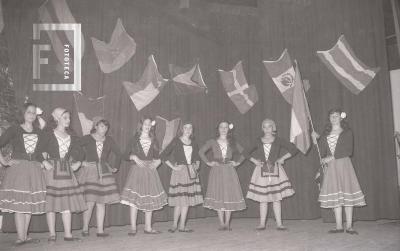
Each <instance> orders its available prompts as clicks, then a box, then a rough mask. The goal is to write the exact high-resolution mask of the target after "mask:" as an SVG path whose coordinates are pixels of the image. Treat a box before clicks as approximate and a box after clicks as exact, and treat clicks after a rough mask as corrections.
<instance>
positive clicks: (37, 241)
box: [25, 237, 40, 243]
mask: <svg viewBox="0 0 400 251" xmlns="http://www.w3.org/2000/svg"><path fill="white" fill-rule="evenodd" d="M39 242H40V240H39V239H36V238H29V237H28V238H26V240H25V243H39Z"/></svg>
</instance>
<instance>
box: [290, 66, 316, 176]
mask: <svg viewBox="0 0 400 251" xmlns="http://www.w3.org/2000/svg"><path fill="white" fill-rule="evenodd" d="M294 62H295V64H296V67H297V68H298V67H299V65H298V64H297V60H294ZM298 72H299V73H300V69H298ZM300 79H301V76H300ZM301 81H302V82H303V80H302V79H301ZM302 91H303V95H304V99H305V100H306V101H307V102H306V104H307V113H308V114H307V117H308V119H309V121H310V124H311V129H312V131H313V132H314V133H315V129H314V123H313V120H312V117H311V112H310V106H309V105H308V100H307V96H306V93H305V91H304V85H303V88H302ZM315 145H316V147H317V152H318V157H319V163H320V165H321V168H323V164H322V157H321V151H320V149H319V145H318V142H317V144H315ZM322 171H323V169H322Z"/></svg>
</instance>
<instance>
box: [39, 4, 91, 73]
mask: <svg viewBox="0 0 400 251" xmlns="http://www.w3.org/2000/svg"><path fill="white" fill-rule="evenodd" d="M38 11H39V18H40V20H41V22H42V23H48V24H52V23H63V24H75V23H77V22H76V21H75V18H74V16H73V15H72V13H71V10H70V9H69V7H68V4H67V1H66V0H48V1H45V3H44V4H43V5H42V6H40V7H39V9H38ZM47 34H48V36H49V38H50V42H51V44H52V46H53V48H54V49H53V50H54V52H55V55H56V57H57V60H58V62H59V64H57V66H56V68H57V70H58V71H59V72H63V65H64V45H65V44H69V45H70V46H71V47H73V46H74V36H73V35H72V32H69V31H57V32H55V31H48V32H47ZM80 48H81V57H83V53H84V51H85V40H84V38H83V34H82V33H81V44H80ZM79 60H81V58H80V59H79ZM70 61H71V65H74V64H73V62H72V59H70ZM70 70H73V67H72V68H71V67H70Z"/></svg>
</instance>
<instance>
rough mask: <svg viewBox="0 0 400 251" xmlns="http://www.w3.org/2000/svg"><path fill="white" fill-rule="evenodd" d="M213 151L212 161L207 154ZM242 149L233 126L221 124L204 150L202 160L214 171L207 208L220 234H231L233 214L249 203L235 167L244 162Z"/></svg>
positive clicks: (208, 192) (201, 155) (201, 153)
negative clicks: (214, 215)
mask: <svg viewBox="0 0 400 251" xmlns="http://www.w3.org/2000/svg"><path fill="white" fill-rule="evenodd" d="M209 150H212V158H211V159H209V158H208V157H207V156H206V153H207V152H208V151H209ZM242 153H243V147H242V146H241V145H240V144H239V143H238V142H237V141H236V140H235V138H234V137H233V124H230V123H229V122H227V121H222V122H220V123H219V124H218V127H217V137H216V138H215V139H210V140H208V141H207V142H206V144H205V145H204V146H203V147H201V149H200V151H199V155H200V158H201V159H202V160H203V161H204V162H205V163H206V164H207V165H208V166H210V167H211V170H210V174H209V178H208V186H207V194H206V196H205V198H204V207H207V208H210V209H213V210H216V211H217V212H218V218H219V221H220V228H219V230H221V231H224V230H231V228H230V219H231V213H232V211H238V210H243V209H245V208H246V203H245V201H244V198H243V194H242V189H241V187H240V181H239V177H238V175H237V173H236V170H235V167H237V166H239V165H240V164H241V163H242V161H243V160H244V156H243V154H242Z"/></svg>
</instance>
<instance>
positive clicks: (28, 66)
mask: <svg viewBox="0 0 400 251" xmlns="http://www.w3.org/2000/svg"><path fill="white" fill-rule="evenodd" d="M42 2H43V1H41V0H32V1H22V0H18V1H11V0H9V1H6V2H5V3H4V14H5V20H6V21H5V23H6V26H5V31H4V32H5V34H6V36H7V38H8V45H9V51H10V55H9V56H10V70H11V73H12V75H13V79H14V87H15V91H16V94H17V100H18V101H19V102H20V103H22V102H23V97H24V96H26V95H28V96H29V97H30V98H31V99H32V100H33V101H34V102H36V103H37V104H38V105H39V106H40V107H42V108H43V110H44V111H45V112H46V114H50V113H51V110H52V109H53V108H55V107H58V106H62V107H65V108H68V109H70V110H71V111H72V113H73V125H74V129H75V130H76V131H77V132H78V133H80V125H79V121H78V117H77V113H76V108H75V106H74V99H73V95H72V93H71V92H34V91H32V85H31V83H32V24H33V23H38V22H39V18H38V12H37V8H38V7H39V6H40V4H41V3H42ZM162 2H164V1H160V3H162ZM204 2H207V1H202V3H204ZM153 3H154V1H147V0H133V1H131V0H129V1H128V0H115V1H106V0H99V1H98V0H85V1H80V0H70V1H68V5H69V7H70V9H71V12H72V14H73V15H74V17H75V19H76V20H77V22H79V23H82V32H83V34H84V37H85V54H84V57H83V61H82V92H83V93H84V94H85V95H86V96H88V97H98V96H103V95H106V98H105V117H106V118H107V119H109V120H110V121H111V125H112V126H111V135H112V136H113V137H114V138H115V139H116V140H117V142H119V144H120V146H121V148H122V149H124V148H125V145H126V143H127V139H128V138H129V136H131V135H132V134H133V133H134V130H135V128H136V125H137V122H138V120H139V119H140V117H141V116H143V115H152V116H155V115H160V116H162V117H164V118H167V119H169V120H171V119H173V118H175V117H178V116H179V117H183V118H188V119H192V120H193V121H194V125H195V134H196V138H197V140H198V141H199V143H200V144H203V143H204V142H205V141H206V140H207V139H208V138H211V137H214V135H215V131H216V125H217V123H218V121H220V120H221V119H229V120H231V121H232V122H233V123H234V124H235V128H236V132H235V135H236V137H237V139H238V141H239V142H240V143H241V144H242V145H243V146H244V147H245V148H247V149H249V148H250V147H251V146H252V145H253V144H254V143H255V140H256V138H257V137H259V136H260V135H261V121H262V120H263V119H264V118H267V117H268V118H272V119H274V120H275V121H276V123H277V127H278V131H279V135H280V136H281V137H284V138H286V139H288V138H289V130H290V111H291V110H290V106H289V105H288V104H287V103H286V102H285V101H284V99H283V98H282V97H281V94H280V93H279V91H278V90H277V88H276V87H275V86H274V84H273V82H272V80H271V78H270V77H269V75H268V73H267V72H266V70H265V69H264V66H263V64H262V62H261V61H262V60H263V59H264V60H274V59H276V58H278V57H279V55H280V54H281V52H282V51H283V49H285V48H288V49H289V53H290V54H291V56H292V58H295V59H297V60H298V61H299V64H300V67H301V71H302V76H303V78H305V79H309V80H310V84H311V89H310V91H309V92H308V93H307V96H308V100H309V104H310V108H311V113H312V116H313V120H314V124H315V127H316V130H317V131H318V132H321V131H322V130H323V127H324V125H325V123H326V122H327V111H328V110H329V109H330V108H332V107H337V106H340V107H343V108H344V110H345V111H346V112H347V113H348V121H349V124H350V126H351V127H352V129H353V130H354V134H355V142H354V157H353V161H354V165H355V169H356V173H357V175H358V178H359V181H360V183H361V187H362V189H363V191H364V193H365V194H366V200H367V206H366V207H363V208H360V209H356V210H355V213H354V216H355V219H359V220H375V219H381V218H388V219H397V218H399V196H398V190H397V183H396V182H397V173H396V172H397V171H396V163H395V152H394V143H393V142H394V140H393V136H392V135H393V119H392V108H391V103H390V102H391V98H390V95H391V93H390V83H389V78H388V76H389V75H388V67H387V58H386V54H385V41H384V27H383V25H384V24H383V12H382V3H381V1H379V0H303V1H297V0H286V1H272V0H271V1H258V8H257V9H251V8H250V10H246V9H245V8H243V9H241V8H240V7H235V6H234V7H228V6H224V7H223V8H220V9H219V10H218V9H217V8H216V7H218V5H215V4H214V5H210V6H211V7H210V6H209V8H206V7H204V6H203V7H201V6H200V7H199V8H200V10H201V12H200V13H197V18H200V19H201V20H202V26H201V29H200V30H199V29H197V28H196V27H195V26H191V25H187V23H184V22H182V21H181V20H179V19H177V18H176V16H174V15H173V13H172V12H170V11H164V9H163V5H164V4H163V5H161V6H159V7H157V5H154V6H153V5H152V4H153ZM164 3H165V2H164ZM204 5H205V6H207V5H206V3H204ZM171 13H172V14H171ZM117 18H121V19H122V22H123V25H124V26H125V28H126V30H127V32H128V33H129V34H130V35H131V36H132V37H133V38H134V39H135V41H136V42H137V50H136V54H135V55H134V57H133V58H132V59H131V60H130V61H129V62H128V63H127V64H125V65H124V66H123V67H122V68H121V69H119V70H117V71H115V72H112V73H110V74H104V73H102V72H101V70H100V68H99V65H98V62H97V58H96V55H95V53H94V50H93V47H92V44H91V39H90V38H91V37H96V38H98V39H100V40H103V41H109V39H110V36H111V33H112V31H113V29H114V27H115V24H116V21H117ZM341 34H344V35H345V36H346V38H347V39H348V41H349V43H350V44H351V45H352V47H353V48H354V50H355V52H356V54H357V55H358V56H359V57H360V59H361V60H362V61H364V62H365V63H366V64H367V65H369V66H380V67H381V70H380V72H379V73H378V74H377V76H376V77H375V79H374V80H373V81H372V83H371V84H370V86H368V87H367V88H366V89H365V90H364V91H363V92H362V93H361V94H359V95H358V96H355V95H353V94H351V93H350V92H349V91H348V90H347V89H346V88H344V87H343V86H342V85H341V84H340V83H339V82H338V81H337V80H336V79H335V77H334V76H333V74H332V73H330V72H329V71H328V70H327V68H326V67H325V66H324V65H323V64H322V63H321V62H320V61H319V59H318V58H317V56H316V55H315V51H316V50H326V49H329V48H331V47H332V46H333V45H334V44H335V43H336V41H337V39H338V37H339V36H340V35H341ZM150 54H154V55H155V59H156V62H157V63H158V67H159V71H160V72H161V73H162V75H163V76H164V77H169V74H168V64H169V63H173V64H177V65H181V66H190V65H192V64H193V63H194V62H199V63H200V67H201V70H202V72H203V77H204V79H205V82H206V84H207V85H208V88H209V92H208V94H206V95H204V94H202V95H195V96H193V95H192V96H188V97H179V96H176V94H175V92H174V89H173V86H171V85H169V84H168V85H167V86H166V87H165V88H164V89H163V90H162V92H161V93H160V95H159V96H158V97H157V98H156V99H155V100H154V101H153V102H152V103H151V104H150V105H149V106H147V107H145V108H144V109H143V110H142V111H140V112H138V111H137V110H136V108H135V107H134V105H133V104H132V102H131V101H130V99H129V96H128V95H127V93H126V91H125V89H124V88H123V86H122V84H121V83H122V81H124V80H127V81H131V82H134V81H136V80H138V79H139V78H140V76H141V74H142V72H143V69H144V67H145V65H146V62H147V57H148V56H149V55H150ZM239 60H242V61H243V66H244V72H245V74H246V77H247V80H248V82H249V84H252V85H255V86H256V87H257V90H258V94H259V97H260V99H259V101H258V103H257V104H256V105H255V106H254V107H253V108H252V109H251V110H250V111H249V112H248V113H246V114H244V115H241V114H240V113H239V112H238V111H237V110H236V108H235V107H234V106H233V104H232V102H231V101H230V100H229V98H228V97H227V95H226V93H225V91H224V89H223V87H222V84H221V83H220V79H219V76H218V73H217V71H216V70H217V69H224V70H230V69H232V68H233V66H234V65H235V64H236V63H237V61H239ZM54 74H57V73H54ZM50 77H51V76H50ZM317 168H318V157H317V153H316V150H315V149H312V150H311V151H310V152H309V153H308V155H306V156H303V155H302V154H298V155H297V156H296V157H294V158H293V159H290V160H288V161H287V162H286V165H285V169H286V171H287V173H288V176H289V178H290V180H291V182H292V184H293V186H294V189H295V191H296V194H295V195H294V196H293V197H291V198H288V199H285V200H284V201H283V204H282V215H283V218H284V219H315V218H319V217H321V216H322V217H323V218H324V219H325V220H331V219H332V215H331V212H327V211H321V209H320V208H319V203H318V202H317V198H318V188H317V186H316V184H315V182H314V175H315V172H316V170H317ZM128 170H129V169H128V166H127V165H126V163H124V164H123V166H122V168H121V170H120V171H119V173H118V174H117V175H116V176H117V180H118V184H119V186H120V188H122V186H123V184H124V182H125V177H126V176H127V173H128ZM252 171H253V166H252V165H251V164H250V163H249V162H248V161H247V162H245V163H244V164H243V165H242V166H241V167H240V168H239V169H238V174H239V177H240V181H241V184H242V189H243V193H244V194H246V192H247V187H248V184H249V181H250V177H251V174H252ZM159 174H160V177H161V179H162V182H163V185H164V188H165V189H166V190H167V189H168V184H169V177H170V170H169V169H168V168H167V167H166V166H161V167H160V168H159ZM200 177H201V182H202V187H203V189H204V190H205V189H206V184H207V177H208V168H207V167H205V165H202V169H201V172H200ZM246 203H247V209H246V210H244V211H242V212H236V213H234V217H258V204H257V203H254V202H253V201H249V200H247V201H246ZM213 215H215V213H214V212H212V211H210V210H208V209H204V208H202V207H196V208H193V209H191V210H190V213H189V217H191V218H198V217H207V216H213ZM170 219H172V210H171V209H170V208H169V207H168V206H167V207H165V208H164V209H163V210H160V211H157V212H156V213H155V214H154V221H167V220H170ZM58 220H59V221H58V223H57V226H58V229H61V227H62V225H61V224H60V223H61V221H60V219H58ZM141 220H142V218H141V217H139V221H141ZM81 222H82V220H81V215H79V214H78V215H75V216H74V218H73V227H74V228H80V227H81V224H82V223H81ZM105 224H106V225H108V226H109V225H125V224H129V210H128V208H127V207H126V206H122V205H111V206H109V207H108V211H107V215H106V223H105ZM4 228H5V229H6V230H14V226H13V220H12V217H7V218H6V221H5V227H4ZM31 229H32V230H34V231H47V225H46V220H45V217H44V216H34V217H32V224H31Z"/></svg>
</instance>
